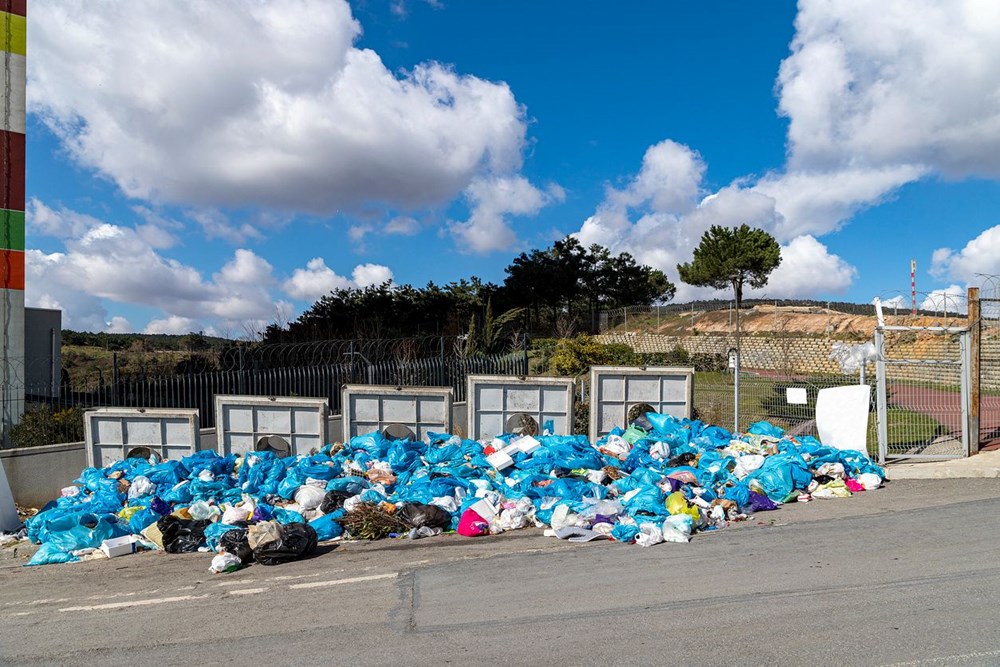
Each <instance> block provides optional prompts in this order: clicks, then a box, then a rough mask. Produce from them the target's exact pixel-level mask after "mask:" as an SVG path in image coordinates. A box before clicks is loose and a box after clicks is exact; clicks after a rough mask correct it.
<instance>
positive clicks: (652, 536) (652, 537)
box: [635, 521, 663, 547]
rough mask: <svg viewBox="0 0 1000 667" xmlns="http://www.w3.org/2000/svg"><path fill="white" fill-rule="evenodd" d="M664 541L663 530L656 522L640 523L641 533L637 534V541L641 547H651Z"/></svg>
mask: <svg viewBox="0 0 1000 667" xmlns="http://www.w3.org/2000/svg"><path fill="white" fill-rule="evenodd" d="M662 541H663V531H661V530H660V527H659V526H657V525H656V524H655V523H649V522H648V521H647V522H645V523H640V524H639V533H638V534H637V535H636V536H635V543H636V544H638V545H639V546H640V547H651V546H653V545H654V544H659V543H660V542H662Z"/></svg>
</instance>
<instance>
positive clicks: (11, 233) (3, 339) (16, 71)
mask: <svg viewBox="0 0 1000 667" xmlns="http://www.w3.org/2000/svg"><path fill="white" fill-rule="evenodd" d="M26 16H27V2H26V0H0V48H2V55H3V63H2V67H3V78H2V81H0V347H2V353H3V368H2V369H0V394H2V396H0V400H2V406H0V418H2V421H3V438H4V441H6V440H7V437H8V435H9V433H8V429H9V428H10V427H11V426H12V425H14V424H16V423H17V422H18V421H19V419H20V417H21V413H22V412H23V411H24V134H25V124H26V119H25V107H24V88H25V64H26V55H27V22H26Z"/></svg>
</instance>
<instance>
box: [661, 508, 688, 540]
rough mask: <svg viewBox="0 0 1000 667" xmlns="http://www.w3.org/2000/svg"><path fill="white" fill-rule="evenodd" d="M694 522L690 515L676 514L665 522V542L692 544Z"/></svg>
mask: <svg viewBox="0 0 1000 667" xmlns="http://www.w3.org/2000/svg"><path fill="white" fill-rule="evenodd" d="M693 528H694V521H693V520H692V519H691V515H689V514H675V515H672V516H668V517H667V518H666V519H664V520H663V527H662V528H661V531H662V533H663V541H664V542H690V541H691V530H692V529H693Z"/></svg>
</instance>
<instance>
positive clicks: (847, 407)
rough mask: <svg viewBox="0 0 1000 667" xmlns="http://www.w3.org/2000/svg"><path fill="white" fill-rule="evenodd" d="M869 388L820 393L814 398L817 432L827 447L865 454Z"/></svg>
mask: <svg viewBox="0 0 1000 667" xmlns="http://www.w3.org/2000/svg"><path fill="white" fill-rule="evenodd" d="M870 402H871V389H870V388H869V387H868V385H864V384H858V385H848V386H846V387H830V388H828V389H820V390H819V394H817V396H816V431H817V432H818V433H819V440H820V442H822V443H823V444H824V445H827V446H828V447H836V448H837V449H855V450H857V451H859V452H864V451H867V450H866V446H867V444H866V443H867V434H868V407H869V404H870Z"/></svg>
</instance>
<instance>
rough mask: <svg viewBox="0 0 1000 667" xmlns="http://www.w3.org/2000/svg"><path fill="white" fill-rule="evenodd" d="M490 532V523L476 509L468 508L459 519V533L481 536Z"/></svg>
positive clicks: (468, 535)
mask: <svg viewBox="0 0 1000 667" xmlns="http://www.w3.org/2000/svg"><path fill="white" fill-rule="evenodd" d="M488 532H490V523H489V521H487V520H486V519H484V518H483V517H481V516H479V513H478V512H476V510H474V509H467V510H465V512H463V513H462V518H461V519H459V521H458V534H459V535H464V536H465V537H479V536H480V535H485V534H487V533H488Z"/></svg>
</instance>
